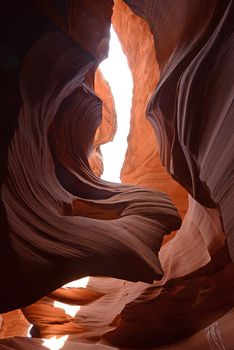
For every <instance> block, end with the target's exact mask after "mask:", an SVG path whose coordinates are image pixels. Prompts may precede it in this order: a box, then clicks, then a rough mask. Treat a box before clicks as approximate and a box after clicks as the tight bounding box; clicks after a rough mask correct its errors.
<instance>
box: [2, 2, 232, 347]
mask: <svg viewBox="0 0 234 350" xmlns="http://www.w3.org/2000/svg"><path fill="white" fill-rule="evenodd" d="M125 3H126V4H127V5H128V6H129V8H128V7H126V5H125V4H123V3H122V2H121V1H116V2H115V7H114V11H116V13H114V16H113V21H114V25H115V27H116V28H117V30H118V33H119V36H120V38H121V40H122V45H123V47H124V48H125V52H126V53H127V54H128V58H129V63H130V66H131V69H132V72H133V77H134V80H135V94H134V96H135V97H134V101H133V112H134V113H133V115H132V120H131V125H132V131H131V135H130V137H129V151H128V154H127V160H126V162H125V165H124V169H123V172H122V176H123V178H124V177H125V176H126V179H127V177H128V179H129V180H126V181H129V182H132V183H134V184H137V185H142V186H143V187H149V189H141V188H139V187H134V186H131V185H117V184H109V183H107V182H105V181H102V180H100V179H99V178H98V177H97V176H95V175H94V173H93V171H92V170H91V167H92V169H93V170H94V171H95V172H96V173H97V174H100V169H101V168H100V167H101V162H99V160H98V156H97V155H96V154H95V151H96V149H95V147H96V148H97V152H98V146H99V144H100V143H101V142H104V141H103V140H105V137H107V139H109V138H111V137H112V135H113V132H114V130H115V123H114V122H113V123H112V124H111V128H109V125H108V124H106V125H105V123H103V125H102V126H101V127H100V129H99V131H97V128H98V127H99V126H100V124H101V117H102V113H103V115H104V121H105V120H108V119H107V118H111V120H112V121H113V120H115V119H114V109H113V104H112V102H111V103H110V104H109V102H108V101H110V99H111V95H110V94H109V90H108V88H107V87H106V86H105V87H104V85H103V90H102V89H101V88H100V84H103V81H102V79H100V82H99V83H98V84H96V86H95V91H98V86H99V91H100V94H99V96H100V97H101V98H102V99H103V100H104V104H103V106H102V103H101V100H100V98H98V97H97V96H96V95H95V93H94V85H95V78H94V74H95V71H96V68H97V66H98V64H99V62H100V61H101V60H102V59H103V58H104V57H105V56H106V55H107V50H108V40H109V27H110V22H111V14H112V6H113V2H112V1H108V0H105V1H100V2H99V1H98V2H97V1H91V0H88V1H85V0H84V1H79V2H77V1H72V0H71V1H64V2H58V3H55V2H49V3H48V2H44V1H43V2H40V1H36V0H33V1H31V2H28V1H22V2H17V1H14V0H11V1H9V2H7V3H6V4H4V5H1V6H2V11H1V14H3V13H4V18H3V19H2V23H3V24H2V28H4V30H5V31H4V32H3V33H1V34H2V41H3V43H2V47H3V52H4V56H3V59H2V60H1V71H0V74H1V78H2V79H1V82H2V84H3V85H2V86H1V89H2V97H4V98H3V99H2V101H1V106H2V110H3V111H4V112H5V113H6V114H5V116H4V118H2V119H1V123H2V124H1V126H3V127H4V128H5V130H4V132H5V133H4V134H3V135H4V138H3V137H2V140H4V147H2V148H1V163H2V164H3V171H2V174H1V175H2V176H1V195H2V199H1V208H0V209H1V219H2V220H1V225H2V234H1V242H0V243H1V254H0V259H1V260H0V262H1V266H4V264H6V261H7V262H9V268H8V271H2V275H1V282H2V285H1V289H0V293H1V298H0V307H1V311H2V312H3V311H6V310H11V309H14V308H18V307H22V306H25V307H24V308H23V309H22V310H23V312H24V315H25V316H26V317H27V318H28V320H30V321H31V322H32V323H33V324H34V326H33V329H32V334H33V336H35V337H48V336H52V335H54V336H56V335H65V334H67V335H69V339H68V341H67V343H66V344H65V345H64V349H70V350H73V349H79V348H80V349H86V348H87V349H89V348H90V349H92V348H95V349H98V348H100V349H103V350H104V349H117V348H119V349H126V347H128V348H142V349H144V348H147V347H151V348H152V349H160V346H161V345H163V344H164V345H165V346H163V347H161V349H163V348H164V349H170V348H172V347H173V348H175V349H186V350H187V349H188V348H189V349H196V348H197V346H200V348H201V349H207V348H208V347H211V348H212V346H213V344H214V342H215V345H216V346H220V347H221V348H222V347H223V348H225V347H226V348H227V349H230V350H231V349H232V345H233V343H234V340H233V332H232V324H233V309H232V307H233V304H234V293H233V290H234V278H233V277H234V265H233V262H232V259H231V257H230V255H229V252H230V253H231V254H232V253H233V245H232V241H233V225H232V223H233V216H232V211H231V209H230V208H231V204H230V198H232V197H231V196H232V193H233V192H232V191H233V183H232V180H233V166H232V164H231V160H232V152H231V151H232V149H233V147H232V146H233V137H231V136H232V135H231V128H230V126H231V118H233V110H232V108H233V104H232V101H233V83H232V75H231V74H230V72H232V65H231V60H232V57H233V35H231V34H232V32H233V22H232V20H231V15H232V14H233V2H232V1H231V0H223V1H218V0H217V1H213V0H212V1H211V0H207V1H202V0H192V1H191V2H190V4H189V6H188V4H187V1H186V0H182V1H180V5H179V6H178V4H176V3H175V2H173V1H172V0H165V1H163V2H162V1H158V0H145V1H139V0H126V1H125ZM13 9H14V11H13V12H12V10H13ZM131 11H134V12H135V14H136V15H137V16H139V17H137V16H136V15H134V14H133V13H132V12H131ZM12 13H13V19H12V22H11V21H9V20H8V17H7V14H8V16H9V14H12ZM29 19H30V20H29ZM16 28H17V29H18V31H16ZM124 28H125V29H126V33H130V32H131V28H134V30H133V32H134V35H133V33H131V35H132V38H133V40H128V37H129V36H130V34H129V36H128V35H126V38H127V39H126V38H125V37H124V36H123V33H124V30H125V29H124ZM137 28H139V32H137ZM149 28H150V31H151V33H152V35H151V34H150V32H149ZM137 33H139V35H138V40H135V36H137ZM19 38H23V39H22V40H21V41H20V40H19ZM144 38H146V39H147V40H145V42H144ZM139 43H140V44H139ZM139 45H140V46H139ZM154 46H155V49H154ZM139 47H140V48H141V50H138V51H139V55H138V56H137V57H136V59H135V61H136V63H137V64H135V62H134V59H133V57H134V55H132V52H136V50H137V48H139ZM143 49H144V50H145V52H144V50H143ZM132 50H133V51H132ZM147 50H149V51H147ZM155 50H156V56H157V62H156V57H155ZM139 65H140V67H139V69H138V66H139ZM142 67H144V74H143V75H142V82H143V84H142V83H138V80H139V76H140V71H141V70H142ZM97 74H98V73H97ZM159 76H160V77H159ZM158 78H159V81H158V84H157V79H158ZM96 79H99V77H98V75H97V76H96ZM96 81H97V80H96ZM18 84H19V86H18ZM156 84H157V87H156ZM143 87H145V89H144V91H142V92H141V90H142V89H143ZM155 87H156V91H155V92H154V93H153V90H154V88H155ZM138 89H140V90H138ZM224 91H225V93H224ZM152 93H153V96H152V97H151V98H150V96H151V94H152ZM141 96H142V100H140V98H141ZM149 99H150V101H149V105H148V108H147V114H148V115H149V119H150V121H151V124H152V125H153V128H154V130H155V132H156V136H157V140H155V139H154V134H153V129H152V128H151V127H150V124H149V123H148V122H147V121H146V120H145V119H144V115H145V108H146V104H147V103H148V100H149ZM105 101H106V102H105ZM105 106H106V108H105ZM138 123H139V125H140V131H141V132H142V133H143V132H144V131H142V130H143V129H144V128H145V131H146V133H145V135H147V136H148V139H147V140H144V142H145V144H144V147H145V148H146V150H147V152H148V153H146V154H143V152H142V149H143V147H142V149H140V148H139V147H138V140H139V139H140V134H141V132H140V131H139V130H138V129H137V124H138ZM0 130H3V129H2V128H0ZM142 143H143V142H142ZM134 145H135V146H136V147H137V148H138V151H137V153H136V155H137V156H136V157H135V155H133V152H132V149H133V147H134ZM93 151H94V153H93V155H92V152H93ZM159 153H160V157H161V161H162V163H163V165H164V166H165V167H166V170H167V172H168V173H169V174H171V176H172V177H173V178H174V179H175V180H176V181H178V182H179V183H180V184H181V185H182V186H183V187H184V188H185V189H186V190H187V191H188V192H189V193H190V195H189V205H188V211H187V212H186V214H185V205H186V204H185V202H184V198H185V194H186V192H185V191H184V190H181V188H180V186H178V185H177V184H176V182H175V181H173V180H171V179H170V178H169V176H168V175H166V173H165V171H164V170H163V168H162V167H161V166H160V165H159ZM217 154H219V157H218V159H217ZM90 157H91V158H90ZM134 157H135V158H134ZM89 161H90V164H91V166H90V164H89ZM131 161H132V164H131ZM134 164H137V165H138V167H135V166H134ZM128 167H129V168H128ZM136 168H139V169H136ZM126 169H129V172H128V171H126ZM144 169H145V170H144ZM158 169H159V170H160V173H159V174H157V173H156V172H157V170H158ZM143 172H145V173H143ZM138 175H139V177H138ZM154 178H155V182H154ZM160 179H162V180H163V183H160ZM156 188H160V190H164V191H166V190H168V191H169V193H170V195H172V196H174V197H173V198H175V199H176V198H177V199H176V200H178V203H180V209H181V211H182V214H183V215H184V214H185V216H184V220H183V222H182V226H181V228H180V230H179V231H178V232H177V234H176V235H175V237H174V238H173V239H171V240H169V241H168V242H167V243H165V244H164V245H163V246H162V247H161V243H162V240H163V236H164V235H165V234H168V233H170V231H171V230H177V229H178V228H179V226H180V218H179V215H178V213H177V210H176V209H175V207H174V206H173V205H172V203H171V201H170V200H169V198H168V196H167V195H166V194H164V193H161V192H157V191H155V189H156ZM177 190H178V192H177ZM160 248H161V249H160ZM85 275H92V276H97V277H92V278H91V279H90V281H89V284H88V287H87V288H85V289H82V290H81V289H65V288H59V289H57V288H58V287H60V286H61V285H63V284H64V283H65V282H68V281H70V280H72V279H75V278H79V277H82V276H85ZM100 275H101V276H102V277H100ZM103 276H106V277H103ZM116 278H118V279H116ZM135 282H137V283H135ZM16 291H17V292H16ZM40 297H44V298H43V299H41V300H38V299H39V298H40ZM36 300H38V301H37V302H36V303H34V304H32V305H29V304H31V303H32V302H34V301H36ZM55 300H57V301H62V302H65V303H67V304H74V303H75V304H79V305H82V306H81V308H80V310H79V312H78V313H77V314H76V315H75V316H74V317H70V316H68V315H67V314H66V313H65V312H64V311H63V310H61V309H59V308H58V307H55V306H54V305H55V304H54V301H55ZM231 309H232V310H231ZM3 319H4V318H3ZM3 326H4V323H3ZM10 335H13V333H11V334H10ZM14 335H17V333H14ZM22 335H23V334H22ZM5 336H7V332H6V333H5ZM84 343H89V344H84ZM217 344H218V345H217ZM1 347H2V349H20V350H21V349H24V350H27V348H28V349H30V348H35V349H42V348H43V346H42V340H41V339H38V340H35V339H23V338H22V339H20V338H19V339H18V338H12V339H4V340H1V341H0V348H1Z"/></svg>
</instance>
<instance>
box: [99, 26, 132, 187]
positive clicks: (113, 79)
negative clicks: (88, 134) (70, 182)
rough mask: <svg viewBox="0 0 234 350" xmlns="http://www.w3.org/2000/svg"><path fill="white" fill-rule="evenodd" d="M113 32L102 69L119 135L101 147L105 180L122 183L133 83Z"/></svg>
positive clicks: (124, 57) (103, 177) (112, 30)
mask: <svg viewBox="0 0 234 350" xmlns="http://www.w3.org/2000/svg"><path fill="white" fill-rule="evenodd" d="M110 33H111V38H110V48H109V56H108V58H107V59H106V60H105V61H103V62H102V63H101V64H100V66H99V68H100V69H101V71H102V74H103V75H104V78H105V79H106V80H107V81H108V83H109V85H110V87H111V90H112V94H113V97H114V101H115V108H116V113H117V132H116V135H115V137H114V140H113V141H112V142H108V143H107V144H105V145H102V146H101V152H102V156H103V164H104V172H103V174H102V179H103V180H106V181H111V182H121V181H120V171H121V168H122V165H123V162H124V158H125V153H126V150H127V136H128V134H129V128H130V112H131V106H132V87H133V81H132V75H131V71H130V69H129V67H128V63H127V58H126V56H125V54H124V53H123V50H122V48H121V45H120V42H119V40H118V37H117V34H116V33H115V31H114V29H113V27H111V31H110Z"/></svg>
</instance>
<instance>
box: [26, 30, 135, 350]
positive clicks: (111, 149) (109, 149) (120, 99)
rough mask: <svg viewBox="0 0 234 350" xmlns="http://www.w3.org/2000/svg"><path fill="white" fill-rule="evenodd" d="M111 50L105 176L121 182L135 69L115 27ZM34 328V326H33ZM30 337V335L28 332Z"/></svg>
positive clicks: (106, 68) (71, 311)
mask: <svg viewBox="0 0 234 350" xmlns="http://www.w3.org/2000/svg"><path fill="white" fill-rule="evenodd" d="M110 34H111V38H110V49H109V56H108V58H107V59H106V60H105V61H103V62H102V63H101V64H100V66H99V68H100V69H101V71H102V74H103V76H104V78H105V79H106V80H107V81H108V83H109V85H110V87H111V91H112V94H113V97H114V101H115V109H116V114H117V132H116V135H115V137H114V140H113V141H112V142H108V143H107V144H105V145H102V146H101V152H102V156H103V164H104V172H103V174H102V179H103V180H106V181H111V182H121V180H120V171H121V168H122V165H123V162H124V158H125V153H126V150H127V145H128V144H127V137H128V134H129V129H130V112H131V106H132V88H133V81H132V75H131V71H130V69H129V67H128V63H127V58H126V56H125V54H124V53H123V50H122V48H121V45H120V42H119V40H118V37H117V34H116V33H115V31H114V29H113V27H111V31H110ZM88 281H89V277H85V278H82V279H80V280H77V281H73V282H70V283H68V284H66V285H65V286H63V287H64V288H69V287H77V288H78V287H83V288H85V287H86V286H87V284H88ZM54 307H59V308H62V309H64V311H65V313H66V314H67V315H70V316H71V317H75V315H76V313H77V312H78V311H79V309H80V306H79V305H68V304H64V303H61V302H57V301H55V302H54ZM30 328H31V327H30ZM28 336H30V334H28ZM67 338H68V335H65V336H62V337H56V336H54V337H52V338H50V339H44V340H43V346H44V347H45V348H47V349H51V350H59V349H62V347H63V345H64V343H65V342H66V340H67Z"/></svg>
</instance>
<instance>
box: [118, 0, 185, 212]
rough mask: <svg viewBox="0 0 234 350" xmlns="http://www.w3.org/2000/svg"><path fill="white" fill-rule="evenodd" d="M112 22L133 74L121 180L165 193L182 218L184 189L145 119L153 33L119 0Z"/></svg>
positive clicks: (152, 80)
mask: <svg viewBox="0 0 234 350" xmlns="http://www.w3.org/2000/svg"><path fill="white" fill-rule="evenodd" d="M112 22H113V26H114V29H115V31H116V32H117V35H118V37H119V40H120V42H121V45H122V48H123V51H124V52H125V54H126V56H127V59H128V64H129V67H130V70H131V72H132V77H133V98H132V109H131V121H130V134H129V136H128V150H127V154H126V157H125V161H124V164H123V168H122V171H121V180H122V182H124V183H131V184H136V185H139V186H142V187H147V188H153V189H156V190H159V191H164V192H166V193H167V194H168V195H169V196H170V197H171V198H172V200H173V202H174V203H175V205H176V207H177V208H178V210H179V212H180V214H181V216H182V217H184V215H185V213H186V211H187V206H188V203H187V191H185V190H184V189H183V188H182V187H181V186H180V185H179V184H178V183H177V182H175V181H174V180H173V179H172V178H171V177H170V176H169V175H168V174H167V172H166V170H165V168H164V167H163V166H162V165H161V162H160V150H159V145H158V142H157V139H156V137H155V132H154V130H153V127H152V125H151V123H150V122H149V121H148V120H147V118H146V107H147V104H148V102H149V100H150V98H151V96H152V94H153V92H154V90H155V88H156V86H157V83H158V81H159V78H160V71H159V67H158V62H157V59H156V51H155V46H154V38H153V35H152V33H151V32H150V28H149V25H148V23H147V22H145V21H144V19H142V18H141V17H139V16H137V15H135V14H134V13H133V12H132V11H131V10H130V8H129V7H128V6H127V5H126V4H125V3H124V2H123V1H122V0H117V1H115V6H114V9H113V16H112Z"/></svg>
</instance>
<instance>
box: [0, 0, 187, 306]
mask: <svg viewBox="0 0 234 350" xmlns="http://www.w3.org/2000/svg"><path fill="white" fill-rule="evenodd" d="M108 4H109V2H108ZM69 5H70V7H71V8H70V7H69V11H71V12H72V15H71V17H69V21H70V22H69V26H68V33H69V34H70V35H72V36H73V37H74V38H75V39H76V38H78V39H77V40H79V43H80V44H83V45H84V42H85V34H87V33H86V32H85V31H84V30H83V29H82V30H81V31H79V30H78V32H77V31H76V23H77V22H76V21H75V26H74V28H73V26H72V23H73V20H74V18H73V17H74V16H76V14H77V17H75V18H76V19H77V20H79V18H80V17H79V16H80V15H81V13H83V12H84V13H85V14H86V15H87V16H88V17H89V16H92V15H93V9H92V7H90V6H88V3H87V2H84V3H79V4H78V3H77V2H71V3H69ZM28 6H29V8H30V10H32V9H33V10H35V9H34V8H33V7H32V6H31V5H28ZM86 6H87V8H86ZM108 6H109V5H108ZM108 6H106V7H105V8H106V13H107V14H108V13H109V17H107V19H108V18H109V21H110V12H108ZM109 8H110V7H109ZM87 9H88V10H87ZM43 10H45V8H43ZM69 11H68V14H69V13H70V12H69ZM82 11H83V12H82ZM90 12H91V13H90ZM98 13H102V18H103V3H101V5H100V6H97V7H95V8H94V16H95V18H96V17H97V14H98ZM36 14H37V15H38V16H39V18H41V17H40V14H38V13H37V12H36ZM83 20H85V18H84V16H83V15H82V17H81V23H82V21H83ZM99 22H100V20H99V19H98V18H97V23H99ZM95 23H96V22H95ZM95 25H96V24H95ZM99 25H100V26H102V28H103V34H102V40H101V43H100V45H99V44H98V43H99V42H100V39H98V38H99V35H100V33H98V36H97V40H98V42H97V43H96V41H95V43H93V44H94V45H93V44H92V43H88V44H87V43H86V45H84V46H86V47H85V49H89V50H90V51H91V52H92V54H93V55H94V56H95V57H97V59H94V57H93V56H92V55H91V54H90V53H88V52H87V51H86V50H85V49H84V48H82V47H81V46H80V45H79V44H78V43H76V42H75V41H73V40H72V39H71V38H69V37H68V36H67V35H65V34H63V33H61V32H59V31H58V30H53V31H51V32H49V33H46V34H44V35H42V37H41V38H40V39H38V40H37V42H36V43H35V44H34V45H33V46H32V48H31V49H30V50H29V51H28V53H27V54H26V56H25V57H24V58H23V63H22V68H21V70H20V77H19V83H20V95H21V99H22V103H21V107H20V110H19V118H18V128H17V129H16V130H15V132H14V135H13V136H12V138H11V142H10V144H9V149H8V172H7V174H6V178H5V180H4V182H3V185H2V200H3V205H4V207H5V211H6V219H7V221H8V232H5V233H4V234H5V235H6V237H7V239H9V240H10V244H9V245H8V250H10V251H11V252H12V254H14V258H15V266H14V264H13V263H14V261H12V266H13V268H14V269H15V271H14V273H13V274H12V275H11V279H12V281H13V282H12V283H11V286H8V284H7V283H5V281H4V279H3V288H2V290H1V292H2V293H3V295H2V297H1V310H2V311H6V310H9V309H12V308H15V307H19V306H23V305H27V304H29V303H32V302H33V301H35V300H36V299H38V298H39V297H42V296H44V295H45V294H46V293H48V292H50V291H52V290H54V289H55V288H57V287H59V286H61V285H63V284H64V283H65V282H67V281H70V280H72V279H75V278H79V277H82V276H85V275H103V276H105V275H108V276H113V277H117V278H123V279H129V280H132V281H137V280H143V281H148V282H151V281H153V280H154V279H158V278H161V277H162V275H163V272H162V269H161V266H160V262H159V260H158V258H157V255H156V253H157V252H158V251H159V249H160V246H161V241H162V239H163V236H164V234H168V233H170V231H171V230H174V229H176V228H178V227H179V226H180V218H179V216H178V214H177V211H176V209H175V208H174V206H173V205H172V203H171V202H170V200H169V198H168V197H167V196H166V195H164V194H162V193H159V192H158V193H156V192H153V191H149V190H141V189H139V188H134V187H131V186H117V185H111V184H108V183H105V182H103V181H101V180H100V179H99V178H97V177H95V176H94V174H93V173H92V172H91V169H90V167H89V163H88V156H89V154H90V152H91V151H92V144H93V140H94V136H95V132H96V129H97V127H98V125H99V124H100V122H101V101H100V100H99V98H97V97H96V96H95V94H94V92H93V90H92V72H94V71H95V67H96V65H97V63H98V61H99V59H101V58H103V55H105V49H103V47H102V45H103V43H104V44H106V42H107V41H106V27H107V25H108V21H104V24H103V22H101V23H100V24H99ZM78 29H79V28H78ZM90 30H91V29H90ZM100 32H101V33H102V31H100ZM83 35H84V37H83ZM101 48H102V50H101ZM100 50H101V51H100ZM103 50H104V51H103ZM120 260H123V261H125V263H124V264H120V263H119V261H120ZM130 266H132V267H130ZM45 272H46V273H45ZM12 284H13V285H14V284H15V285H17V290H18V293H17V295H14V290H13V289H12Z"/></svg>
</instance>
